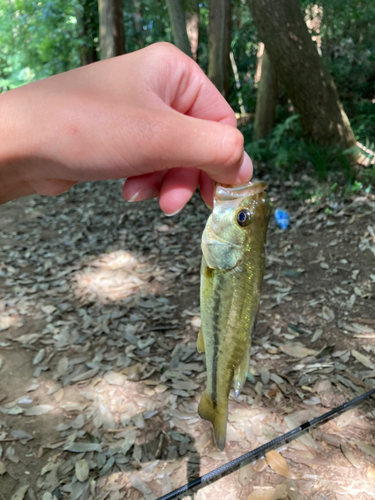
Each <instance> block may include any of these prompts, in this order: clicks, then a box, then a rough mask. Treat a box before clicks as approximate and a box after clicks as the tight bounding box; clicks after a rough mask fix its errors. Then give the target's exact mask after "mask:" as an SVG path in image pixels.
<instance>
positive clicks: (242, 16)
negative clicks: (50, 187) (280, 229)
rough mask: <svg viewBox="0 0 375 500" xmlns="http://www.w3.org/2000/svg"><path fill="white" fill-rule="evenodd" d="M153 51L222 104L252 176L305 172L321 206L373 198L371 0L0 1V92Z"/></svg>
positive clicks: (374, 34) (374, 17) (374, 41)
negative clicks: (339, 195)
mask: <svg viewBox="0 0 375 500" xmlns="http://www.w3.org/2000/svg"><path fill="white" fill-rule="evenodd" d="M158 41H168V42H172V43H175V44H176V45H177V46H178V47H179V48H180V49H181V50H183V51H184V52H186V53H187V54H188V55H190V56H191V57H193V58H194V59H195V60H196V61H197V63H198V64H199V65H200V67H201V68H202V69H203V70H204V71H205V72H206V73H207V74H208V76H209V78H210V79H211V80H212V81H213V82H214V83H215V85H216V86H217V87H218V88H219V90H220V91H221V92H222V94H223V95H224V96H225V97H226V98H227V100H228V102H229V103H230V104H231V106H232V107H233V109H234V110H235V111H236V113H237V117H238V122H239V127H240V129H241V131H242V132H243V134H244V136H245V144H246V149H247V151H248V152H249V153H250V155H251V156H252V158H253V160H254V161H255V162H256V166H257V170H258V172H259V173H260V174H261V173H262V170H263V171H265V170H267V171H270V169H271V171H272V173H273V175H275V176H280V177H281V178H282V179H287V178H288V176H290V175H291V174H294V173H298V172H300V173H301V172H302V173H303V174H305V178H308V176H310V177H312V178H315V179H318V180H319V181H320V187H319V189H318V194H319V193H320V195H324V196H333V195H334V192H335V191H337V190H338V189H340V188H341V187H343V189H344V191H342V192H343V193H344V194H345V195H352V194H353V193H358V192H360V191H362V190H365V191H366V192H367V193H369V192H371V190H373V189H374V183H375V167H374V163H375V158H374V153H373V150H374V149H375V145H374V143H375V107H374V106H375V104H374V103H375V86H374V84H375V3H374V2H373V1H372V0H363V1H361V2H359V1H357V0H321V1H318V2H314V3H311V2H308V1H306V0H248V1H245V0H232V1H230V0H212V1H211V3H209V4H208V3H205V2H202V3H199V4H198V3H196V2H194V1H192V0H185V1H183V0H167V1H166V2H164V1H161V0H156V1H155V0H153V1H151V0H122V1H121V0H99V2H97V1H96V0H70V1H64V0H53V1H47V0H40V1H34V0H0V47H1V49H0V89H1V91H2V92H5V91H7V90H9V89H12V88H15V87H17V86H20V85H23V84H25V83H28V82H30V81H33V80H36V79H40V78H45V77H47V76H50V75H54V74H57V73H60V72H63V71H67V70H70V69H73V68H76V67H78V66H81V65H84V64H88V63H91V62H95V61H97V60H99V59H101V58H102V59H103V58H107V57H112V56H115V55H120V54H122V53H128V52H132V51H135V50H139V49H141V48H143V47H145V46H147V45H150V44H152V43H155V42H158ZM333 82H334V83H333ZM336 89H337V90H336ZM343 110H345V112H344V111H343ZM347 118H348V119H349V120H348V119H347ZM306 176H307V177H306ZM313 184H314V183H313ZM322 185H324V186H325V187H324V188H322V187H321V186H322ZM314 186H315V187H314V189H315V191H316V184H314ZM311 187H312V185H311V183H310V188H311ZM308 191H309V190H308V189H307V188H304V187H301V189H296V190H295V195H296V196H297V197H302V198H303V197H306V196H307V194H309V196H310V195H311V192H310V191H311V190H310V191H309V192H308Z"/></svg>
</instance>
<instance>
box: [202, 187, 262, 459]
mask: <svg viewBox="0 0 375 500" xmlns="http://www.w3.org/2000/svg"><path fill="white" fill-rule="evenodd" d="M266 187H267V184H266V183H264V182H254V183H251V182H250V183H247V184H243V185H240V186H219V185H217V186H216V188H215V194H214V208H213V211H212V214H211V215H210V217H209V219H208V220H207V224H206V227H205V229H204V231H203V236H202V253H203V256H202V267H201V293H200V303H201V320H202V328H201V331H200V332H199V336H198V343H197V347H198V351H200V352H205V354H206V366H207V388H206V391H205V392H204V393H203V396H202V399H201V401H200V403H199V408H198V413H199V415H200V417H202V418H203V419H205V420H209V421H210V422H212V424H213V430H214V437H215V441H216V445H217V447H218V448H219V449H220V450H223V449H224V447H225V439H226V428H227V415H228V397H229V392H230V388H231V386H232V383H234V392H235V395H236V397H237V396H238V395H239V394H240V392H241V390H242V386H243V384H244V382H245V379H246V375H247V371H248V368H249V356H250V348H251V335H252V332H253V329H254V326H255V322H256V316H257V312H258V307H259V301H260V293H261V288H262V283H263V275H264V260H265V257H264V245H265V242H266V233H267V227H268V221H269V207H268V203H267V200H266V194H265V192H264V190H265V189H266Z"/></svg>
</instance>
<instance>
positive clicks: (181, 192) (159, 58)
mask: <svg viewBox="0 0 375 500" xmlns="http://www.w3.org/2000/svg"><path fill="white" fill-rule="evenodd" d="M0 108H1V109H2V114H3V118H2V123H1V124H0V136H2V140H1V142H0V144H1V146H0V186H2V187H1V188H0V201H3V202H4V201H8V200H9V199H12V198H15V197H17V196H24V195H27V194H31V193H39V194H45V195H55V194H60V193H62V192H64V191H66V190H67V189H69V188H70V187H71V186H72V185H74V184H76V183H77V182H82V181H95V180H102V179H116V178H118V179H121V178H125V177H126V178H127V180H126V182H125V185H124V188H123V195H124V197H125V199H126V200H128V201H141V200H145V199H149V198H154V197H156V196H159V203H160V207H161V209H162V210H163V211H164V212H165V213H166V214H168V215H173V214H174V213H176V212H178V211H180V210H181V209H182V208H183V206H184V205H185V204H186V203H187V201H188V200H189V199H190V198H191V196H192V194H193V193H194V191H195V189H196V187H197V186H198V184H200V189H201V194H202V197H203V199H204V200H205V201H206V203H207V204H209V205H211V204H212V193H213V180H214V181H218V182H221V183H226V184H236V183H241V182H245V181H248V180H249V179H250V178H251V175H252V165H251V161H250V159H249V157H248V156H247V155H246V153H245V154H244V153H243V137H242V134H241V133H240V132H239V131H238V130H237V129H236V119H235V116H234V113H233V111H232V109H231V108H230V106H229V105H228V104H227V102H226V101H225V100H224V98H223V97H222V96H221V95H220V93H219V92H218V91H217V89H216V88H215V87H214V86H213V84H212V83H211V82H210V81H209V80H208V79H207V77H206V76H205V75H204V73H203V72H202V70H201V69H200V68H199V66H198V65H197V64H196V63H195V62H194V61H193V60H191V59H190V58H189V57H187V56H186V55H185V54H183V53H182V52H180V51H179V50H178V49H176V48H175V47H174V46H173V45H170V44H166V43H160V44H155V45H151V46H149V47H147V48H145V49H143V50H140V51H137V52H134V53H131V54H127V55H125V56H120V57H116V58H113V59H108V60H105V61H101V62H98V63H95V64H91V65H89V66H85V67H82V68H78V69H76V70H72V71H69V72H67V73H62V74H60V75H56V76H53V77H50V78H47V79H45V80H40V81H37V82H33V83H31V84H28V85H25V86H23V87H20V88H18V89H15V90H12V91H10V92H6V93H5V94H3V95H1V96H0Z"/></svg>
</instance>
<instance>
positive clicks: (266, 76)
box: [254, 50, 277, 141]
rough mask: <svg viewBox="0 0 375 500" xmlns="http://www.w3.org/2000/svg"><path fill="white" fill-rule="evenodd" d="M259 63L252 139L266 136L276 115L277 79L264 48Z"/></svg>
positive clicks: (255, 139) (257, 139)
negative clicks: (259, 70) (259, 69)
mask: <svg viewBox="0 0 375 500" xmlns="http://www.w3.org/2000/svg"><path fill="white" fill-rule="evenodd" d="M261 64H262V66H261V75H260V81H259V85H258V92H257V104H256V108H255V120H254V141H259V139H265V138H266V137H267V135H268V134H269V133H270V132H271V130H272V128H273V126H274V124H275V117H276V102H277V80H276V74H275V70H274V68H273V65H272V63H271V61H270V58H269V57H268V54H267V51H266V50H264V51H263V56H262V63H261Z"/></svg>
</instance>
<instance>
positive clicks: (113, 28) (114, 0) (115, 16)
mask: <svg viewBox="0 0 375 500" xmlns="http://www.w3.org/2000/svg"><path fill="white" fill-rule="evenodd" d="M98 8H99V26H100V28H99V37H100V57H101V59H108V58H110V57H115V56H120V55H121V54H125V34H124V16H123V12H122V1H121V0H98Z"/></svg>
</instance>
